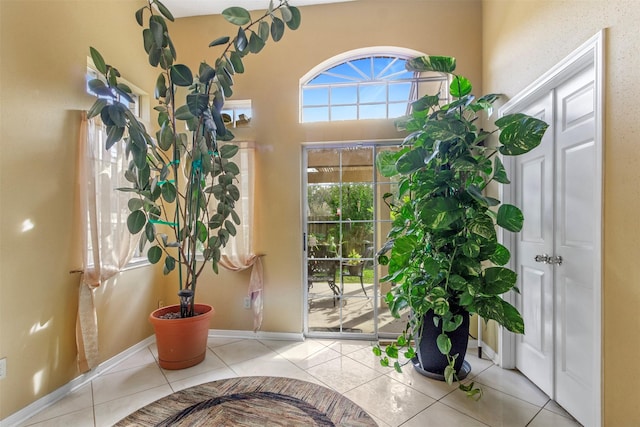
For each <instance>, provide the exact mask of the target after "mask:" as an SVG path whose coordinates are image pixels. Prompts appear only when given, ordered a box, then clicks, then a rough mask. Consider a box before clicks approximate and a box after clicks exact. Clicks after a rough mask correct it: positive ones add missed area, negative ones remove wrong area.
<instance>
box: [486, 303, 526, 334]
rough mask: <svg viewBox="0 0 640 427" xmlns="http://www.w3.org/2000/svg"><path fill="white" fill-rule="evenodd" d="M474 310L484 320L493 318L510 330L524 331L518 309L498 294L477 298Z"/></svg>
mask: <svg viewBox="0 0 640 427" xmlns="http://www.w3.org/2000/svg"><path fill="white" fill-rule="evenodd" d="M476 312H477V313H478V314H479V315H480V316H482V317H483V318H484V319H486V320H488V319H493V320H495V321H496V322H498V323H499V324H500V325H502V326H504V327H505V328H507V329H508V330H509V331H511V332H515V333H517V334H523V333H524V321H523V320H522V316H520V313H519V312H518V310H516V308H515V307H514V306H512V305H511V304H509V303H508V302H507V301H505V300H503V299H502V298H500V297H499V296H491V297H487V298H482V299H480V300H478V301H477V302H476Z"/></svg>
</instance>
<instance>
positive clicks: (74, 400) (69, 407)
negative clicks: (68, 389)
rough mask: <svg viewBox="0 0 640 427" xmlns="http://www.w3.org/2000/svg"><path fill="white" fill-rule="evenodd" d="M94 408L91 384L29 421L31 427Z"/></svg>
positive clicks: (70, 394)
mask: <svg viewBox="0 0 640 427" xmlns="http://www.w3.org/2000/svg"><path fill="white" fill-rule="evenodd" d="M87 408H90V409H92V408H93V394H92V392H91V383H89V384H86V385H84V386H82V387H80V388H79V389H77V390H75V391H73V392H72V393H69V394H68V395H67V396H65V397H64V398H62V399H60V400H59V401H57V402H56V403H54V404H53V405H51V406H50V407H48V408H46V409H44V410H42V411H40V412H39V413H38V414H37V415H34V416H33V417H31V418H29V420H27V423H28V424H21V425H29V424H34V423H38V422H41V421H45V420H49V419H51V418H56V417H59V416H61V415H66V414H71V413H73V412H79V411H81V410H83V409H87Z"/></svg>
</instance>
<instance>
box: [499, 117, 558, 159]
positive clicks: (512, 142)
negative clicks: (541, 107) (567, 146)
mask: <svg viewBox="0 0 640 427" xmlns="http://www.w3.org/2000/svg"><path fill="white" fill-rule="evenodd" d="M495 125H496V126H497V127H498V128H499V129H500V138H499V139H500V142H501V143H502V146H501V147H500V148H499V151H500V153H502V154H504V155H507V156H516V155H519V154H524V153H527V152H529V151H531V150H533V149H534V148H536V147H537V146H538V145H540V142H541V141H542V137H543V136H544V133H545V132H546V130H547V128H548V127H549V125H548V124H547V123H545V122H543V121H542V120H540V119H536V118H535V117H531V116H527V115H526V114H521V113H517V114H510V115H507V116H504V117H501V118H500V119H498V120H496V122H495Z"/></svg>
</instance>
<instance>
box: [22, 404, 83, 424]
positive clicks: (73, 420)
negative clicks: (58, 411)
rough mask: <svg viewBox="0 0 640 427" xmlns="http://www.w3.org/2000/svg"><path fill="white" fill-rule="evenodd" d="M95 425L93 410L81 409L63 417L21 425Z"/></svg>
mask: <svg viewBox="0 0 640 427" xmlns="http://www.w3.org/2000/svg"><path fill="white" fill-rule="evenodd" d="M93 425H94V421H93V408H86V409H81V410H79V411H76V412H72V413H70V414H66V415H62V416H59V417H56V418H52V419H49V420H46V421H41V422H38V423H33V424H32V423H31V421H29V424H20V426H25V427H26V426H29V427H90V426H93Z"/></svg>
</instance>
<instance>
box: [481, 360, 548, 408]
mask: <svg viewBox="0 0 640 427" xmlns="http://www.w3.org/2000/svg"><path fill="white" fill-rule="evenodd" d="M474 381H476V382H478V383H480V384H484V385H487V386H489V387H491V388H494V389H496V390H500V391H502V392H504V393H507V394H510V395H512V396H515V397H518V398H520V399H522V400H525V401H527V402H529V403H532V404H534V405H536V406H540V407H542V406H544V405H545V404H546V403H547V402H548V401H549V396H547V395H546V394H544V393H543V392H542V390H540V389H539V388H538V387H536V386H535V385H533V384H532V383H531V381H529V380H528V379H527V378H526V377H525V376H523V375H522V374H521V373H520V372H518V371H515V370H510V369H502V368H500V367H499V366H492V367H491V368H489V369H487V370H485V371H483V372H482V373H481V374H480V375H478V376H476V377H475V378H474Z"/></svg>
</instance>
